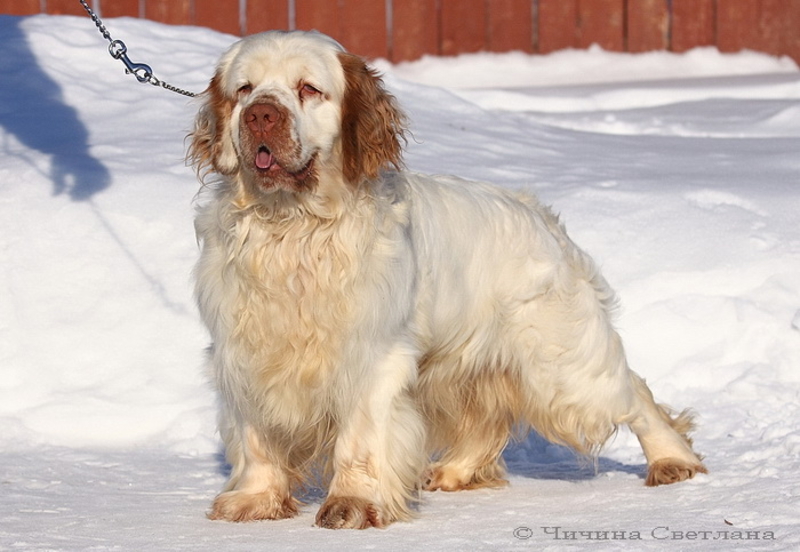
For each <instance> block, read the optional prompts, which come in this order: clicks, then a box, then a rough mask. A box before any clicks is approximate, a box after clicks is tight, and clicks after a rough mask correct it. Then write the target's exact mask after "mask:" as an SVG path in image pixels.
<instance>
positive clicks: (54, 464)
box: [0, 16, 800, 551]
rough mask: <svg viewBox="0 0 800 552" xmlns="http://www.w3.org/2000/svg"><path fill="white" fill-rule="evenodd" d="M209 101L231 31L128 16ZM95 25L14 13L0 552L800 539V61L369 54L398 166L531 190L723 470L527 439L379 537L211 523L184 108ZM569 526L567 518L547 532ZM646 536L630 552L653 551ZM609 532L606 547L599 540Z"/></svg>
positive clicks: (135, 33) (129, 34) (215, 459)
mask: <svg viewBox="0 0 800 552" xmlns="http://www.w3.org/2000/svg"><path fill="white" fill-rule="evenodd" d="M106 23H107V25H108V27H109V30H110V31H111V33H112V34H113V35H114V37H115V38H121V39H123V40H125V41H126V43H127V44H128V47H129V54H130V57H131V59H133V61H135V62H147V63H149V64H151V65H152V67H153V68H154V70H155V73H156V75H157V76H158V77H160V78H162V79H165V80H168V81H170V82H172V83H173V84H175V85H178V86H181V87H185V88H188V89H192V90H196V91H199V90H202V89H203V88H204V87H205V84H206V82H207V81H208V79H209V77H210V75H211V71H212V67H213V64H214V62H215V60H216V58H217V56H218V55H219V53H220V52H221V50H222V49H224V48H225V47H226V46H227V45H229V44H230V43H231V42H232V41H233V40H234V38H233V37H231V36H227V35H222V34H219V33H215V32H212V31H209V30H206V29H197V28H188V27H184V28H173V27H166V26H163V25H159V24H155V23H152V22H146V21H140V20H130V19H118V20H108V21H107V22H106ZM105 47H106V42H105V41H104V40H103V39H102V37H101V36H100V34H99V33H98V32H97V31H96V29H95V28H94V26H93V25H92V23H91V21H90V20H88V19H87V18H74V17H51V16H37V17H30V18H19V17H8V16H0V550H184V549H186V550H188V549H191V550H252V549H256V548H260V549H282V550H315V549H326V550H361V549H391V550H401V551H402V550H409V551H410V550H422V549H425V550H465V549H470V550H532V549H538V550H562V549H579V548H583V547H587V548H588V547H589V546H591V547H592V549H593V550H618V549H620V548H628V549H635V550H662V549H680V550H707V549H714V550H739V549H741V550H745V549H746V550H797V549H800V519H798V502H800V71H798V69H797V67H796V66H795V64H794V63H792V62H791V61H789V60H787V59H776V58H771V57H767V56H763V55H759V54H755V53H741V54H736V55H722V54H720V53H718V52H717V51H715V50H710V49H701V50H695V51H692V52H689V53H687V54H683V55H673V54H666V53H651V54H642V55H625V54H612V53H608V52H603V51H601V50H598V49H592V50H589V51H565V52H559V53H554V54H551V55H548V56H525V55H522V54H504V55H489V54H476V55H470V56H462V57H459V58H453V59H436V58H427V59H424V60H421V61H418V62H414V63H407V64H399V65H396V66H392V65H390V64H388V63H386V62H378V64H377V65H378V66H379V68H380V69H381V70H383V71H385V72H386V73H387V77H386V81H387V84H388V86H389V87H390V88H391V89H392V90H393V91H394V92H395V94H396V95H397V96H398V97H399V99H400V101H401V102H402V104H403V105H404V106H405V107H406V109H407V111H408V112H409V114H410V117H411V120H412V121H413V124H412V131H413V140H411V141H410V143H409V147H408V154H407V164H408V166H409V167H410V168H411V169H414V170H419V171H424V172H432V173H454V174H458V175H461V176H465V177H469V178H475V179H482V180H490V181H494V182H497V183H499V184H502V185H505V186H510V187H515V188H525V189H529V190H533V191H535V192H536V193H538V194H539V196H540V197H541V198H542V199H543V200H544V201H545V202H546V203H549V204H552V205H554V207H555V209H556V210H557V211H559V212H560V213H561V214H562V216H563V219H564V220H565V221H566V223H567V227H568V228H569V230H570V233H571V235H572V237H573V238H574V239H575V241H577V242H578V243H579V244H580V245H582V246H583V248H584V249H586V250H587V251H589V252H590V253H591V254H592V255H593V256H594V257H595V258H596V259H597V260H598V261H599V262H600V263H601V264H602V266H603V267H604V272H605V275H606V277H607V278H608V280H609V281H610V282H611V283H612V285H613V286H614V287H615V288H616V289H617V291H618V293H619V295H620V298H621V303H622V308H621V312H620V315H619V319H618V326H619V328H620V330H621V333H622V335H623V338H624V339H625V342H626V346H627V349H628V352H629V357H630V361H631V364H632V366H633V367H634V368H635V369H636V370H637V371H638V372H639V373H641V374H642V375H643V376H645V377H646V378H647V380H648V382H649V383H650V384H651V386H652V387H653V389H654V391H655V393H656V395H657V397H658V398H659V399H660V400H661V401H664V402H666V403H669V404H672V405H673V406H675V407H677V408H684V407H693V408H694V409H695V410H696V411H697V413H698V416H699V423H700V426H699V428H698V430H697V432H696V434H695V442H696V448H697V449H698V450H699V451H700V452H702V453H703V454H705V455H706V465H707V466H708V468H709V470H710V473H709V474H708V475H701V476H699V477H697V478H696V479H694V480H692V481H690V482H687V483H684V484H680V485H676V486H669V487H663V488H661V487H660V488H655V489H650V488H645V487H644V486H643V480H642V476H643V473H644V465H643V464H644V459H643V457H642V455H641V452H640V449H639V447H638V444H637V443H636V440H635V438H633V437H632V436H631V435H630V434H629V433H628V432H627V431H623V432H621V433H620V434H619V436H618V437H617V438H616V440H615V441H614V442H612V443H611V444H609V446H608V447H607V448H606V450H604V452H603V453H602V455H601V457H600V459H599V462H598V469H597V473H595V471H594V469H593V468H592V467H591V466H585V465H581V464H579V463H578V462H577V461H576V460H575V459H574V457H573V456H572V454H571V453H570V452H569V451H567V450H565V449H563V448H560V447H556V446H552V445H549V444H547V443H545V442H544V441H542V440H541V439H538V438H536V437H535V436H534V437H531V438H529V439H528V440H527V441H525V442H523V443H520V444H517V445H514V446H511V447H510V448H509V449H508V451H507V452H506V460H507V462H508V464H509V468H510V481H511V485H510V486H509V487H508V488H505V489H501V490H484V491H474V492H469V493H457V494H445V493H429V494H425V495H424V496H423V497H422V502H421V505H420V507H419V518H418V519H417V520H415V521H413V522H412V523H397V524H395V525H393V526H391V527H389V528H388V529H386V530H384V531H378V530H371V531H365V532H333V533H332V532H329V531H325V530H322V529H317V528H314V527H312V523H313V514H314V512H315V510H316V508H317V506H318V504H319V502H320V499H321V492H320V491H318V490H313V489H312V490H311V491H309V493H308V496H307V497H306V499H307V502H308V505H307V506H305V507H304V508H303V510H302V513H301V515H300V516H299V517H297V518H295V519H292V520H287V521H280V522H263V523H253V524H244V525H241V524H229V523H223V522H211V521H208V520H207V519H206V518H205V517H204V512H205V511H206V509H207V507H208V506H209V504H210V502H211V500H212V499H213V496H214V495H215V493H216V492H217V491H218V490H219V489H220V488H221V486H222V484H223V482H224V479H225V470H226V468H225V465H224V463H223V461H222V457H221V454H220V448H219V442H218V439H217V436H216V434H215V427H214V425H215V405H214V396H213V393H212V392H211V390H210V388H209V386H208V384H207V383H206V380H205V377H204V375H203V373H202V368H201V364H202V361H201V359H202V349H203V348H204V347H205V345H206V344H207V336H206V334H205V332H204V330H203V328H202V327H201V325H200V323H199V321H198V316H197V314H196V311H195V307H194V305H193V301H192V298H191V277H190V272H191V268H192V265H193V263H194V260H195V258H196V257H197V254H198V250H197V245H196V243H195V238H194V234H193V227H192V213H193V199H194V194H195V192H196V190H197V189H198V184H197V182H196V180H195V176H194V174H193V172H192V170H191V169H189V168H187V167H185V166H184V163H183V155H184V148H185V144H184V137H185V135H186V134H187V132H188V131H189V129H190V126H191V122H192V117H193V113H194V111H195V110H196V107H197V105H196V103H195V102H193V101H191V100H187V99H185V98H183V97H181V96H178V95H175V94H172V93H170V92H167V91H164V90H160V89H157V88H154V87H151V86H149V85H140V84H138V83H136V81H135V79H133V77H131V76H126V75H124V74H123V72H122V67H121V64H120V63H119V62H117V61H115V60H113V59H111V58H110V57H109V56H108V55H107V54H106V52H105ZM556 528H558V530H556ZM636 537H640V538H641V540H637V539H636ZM604 539H605V540H604Z"/></svg>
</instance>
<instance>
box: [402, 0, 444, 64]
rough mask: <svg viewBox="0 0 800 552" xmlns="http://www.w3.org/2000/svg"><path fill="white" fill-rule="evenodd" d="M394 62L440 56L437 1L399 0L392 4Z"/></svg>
mask: <svg viewBox="0 0 800 552" xmlns="http://www.w3.org/2000/svg"><path fill="white" fill-rule="evenodd" d="M391 50H392V51H391V56H392V61H406V60H412V59H418V58H420V57H422V56H423V55H425V54H438V53H439V11H438V10H437V9H436V0H402V1H400V0H397V1H395V2H393V4H392V44H391Z"/></svg>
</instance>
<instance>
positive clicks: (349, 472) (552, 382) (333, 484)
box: [189, 31, 705, 528]
mask: <svg viewBox="0 0 800 552" xmlns="http://www.w3.org/2000/svg"><path fill="white" fill-rule="evenodd" d="M404 123H405V121H404V117H403V115H402V113H401V112H400V111H399V110H398V108H397V106H396V103H395V100H394V98H393V97H392V96H391V95H389V94H388V93H387V92H386V91H385V90H384V88H383V84H382V82H381V80H380V78H379V77H378V76H377V75H376V73H375V72H374V71H373V70H372V69H370V68H369V67H367V66H366V65H365V64H364V62H363V60H362V59H360V58H358V57H356V56H354V55H352V54H349V53H346V52H345V51H344V50H343V49H342V47H341V46H339V45H338V44H337V43H336V42H335V41H333V40H332V39H330V38H328V37H326V36H324V35H320V34H318V33H306V32H289V33H286V32H274V31H273V32H268V33H263V34H259V35H254V36H251V37H248V38H245V39H244V40H241V41H239V42H237V43H236V44H234V45H233V46H232V47H231V48H230V49H229V50H228V51H227V52H226V53H225V54H224V55H223V56H222V58H221V60H220V62H219V65H218V68H217V71H216V74H215V76H214V77H213V79H212V80H211V84H210V86H209V88H208V90H207V91H206V93H205V94H204V104H203V106H202V108H201V109H200V112H199V114H198V116H197V121H196V127H195V129H194V132H193V133H192V134H191V146H190V152H189V158H190V159H191V161H192V163H193V164H194V166H195V167H196V168H197V170H198V172H199V173H200V174H201V176H208V175H209V174H210V173H215V174H216V175H217V176H216V177H214V178H213V180H214V185H213V186H214V196H213V199H210V200H209V201H207V202H206V204H205V205H204V206H203V207H201V209H200V212H199V214H198V216H197V220H196V226H197V232H198V236H199V239H200V240H201V241H202V255H201V258H200V260H199V262H198V264H197V268H196V279H197V288H196V293H197V299H198V303H199V306H200V311H201V313H202V317H203V320H204V321H205V323H206V325H207V326H208V329H209V330H210V332H211V336H212V338H213V346H212V347H211V353H210V357H211V358H210V364H211V366H212V369H213V375H214V379H215V382H216V386H217V389H218V391H219V395H220V398H221V415H220V431H221V434H222V438H223V440H224V443H225V447H226V451H227V458H228V461H229V463H230V464H231V467H232V469H231V475H230V480H229V482H228V484H227V486H226V488H225V490H224V492H223V493H221V494H220V495H219V496H218V497H217V498H216V500H215V501H214V504H213V507H212V510H211V512H210V513H209V517H211V518H212V519H226V520H232V521H248V520H257V519H278V518H286V517H290V516H293V515H295V514H296V513H297V501H296V499H295V498H294V497H293V496H292V492H293V490H294V489H295V488H296V487H297V486H298V485H299V484H300V483H302V482H303V481H304V480H307V479H308V478H309V477H310V476H311V475H312V474H314V473H319V471H318V468H320V467H322V468H323V471H324V473H326V474H327V475H328V477H329V478H330V480H329V485H328V487H329V490H328V496H327V498H326V500H325V502H324V504H323V505H322V507H321V508H320V510H319V513H318V515H317V524H318V525H320V526H322V527H331V528H340V527H352V528H364V527H369V526H375V527H383V526H385V525H387V524H389V523H391V522H392V521H395V520H398V519H407V518H409V513H410V510H409V504H410V502H412V501H413V500H414V498H415V495H416V492H417V490H418V489H419V488H420V487H422V488H424V489H428V490H435V489H442V490H447V491H455V490H460V489H473V488H476V487H486V486H497V485H502V484H504V483H505V482H504V480H503V479H502V478H503V465H502V464H503V463H502V459H501V452H502V451H503V448H504V447H505V446H506V443H507V442H508V440H509V438H510V436H511V435H512V431H513V430H514V429H516V428H523V430H524V429H526V428H533V429H534V430H536V431H537V432H539V433H540V434H541V435H543V436H544V437H546V438H548V439H550V440H551V441H553V442H556V443H562V444H566V445H569V446H571V447H573V448H574V449H575V450H577V451H578V452H580V453H583V454H596V453H597V451H598V450H599V448H600V447H601V446H602V444H603V443H604V442H605V441H606V440H607V439H608V438H609V436H611V435H612V434H613V433H614V431H615V429H616V427H617V426H618V425H619V424H627V425H628V426H630V427H631V429H632V430H633V431H634V432H635V434H636V435H637V436H638V438H639V441H640V442H641V444H642V448H643V449H644V453H645V456H646V457H647V462H648V466H649V473H648V475H647V481H646V482H647V484H648V485H658V484H662V483H673V482H676V481H681V480H684V479H687V478H690V477H692V476H694V474H695V473H697V472H705V468H704V467H703V465H702V464H701V461H700V458H699V457H698V456H697V455H696V454H695V453H694V452H693V451H692V448H691V441H690V440H689V439H688V438H687V436H686V433H687V432H688V431H689V430H690V429H691V425H692V424H691V418H690V416H689V415H688V414H686V413H683V414H681V415H679V416H677V417H672V416H670V415H669V414H668V411H667V409H666V408H664V407H661V406H658V405H657V404H656V403H655V402H654V401H653V397H652V395H651V393H650V391H649V389H648V388H647V386H646V385H645V383H644V381H643V380H642V379H641V378H640V377H639V376H637V375H636V374H635V373H633V372H632V371H631V370H630V369H629V368H628V365H627V363H626V360H625V355H624V352H623V348H622V344H621V342H620V338H619V336H618V335H617V333H616V332H615V331H614V328H613V327H612V324H611V321H610V311H611V310H612V309H613V305H614V294H613V292H612V291H611V289H610V288H609V286H608V284H607V283H606V282H605V280H604V279H603V277H602V276H601V275H600V273H599V272H598V269H597V267H596V266H595V265H594V264H593V262H592V260H591V259H590V258H589V257H588V256H587V255H586V254H585V253H583V252H582V251H581V250H580V249H578V247H576V246H575V245H574V244H573V243H572V241H570V239H569V238H568V237H567V235H566V233H565V231H564V228H563V226H561V225H560V224H559V222H558V220H557V217H556V216H554V215H553V214H552V213H551V212H550V211H549V210H548V209H547V208H546V207H543V206H542V205H540V204H539V203H538V201H537V200H536V199H535V198H534V197H532V196H529V195H522V194H517V193H512V192H510V191H505V190H502V189H498V188H494V187H491V186H488V185H483V184H476V183H470V182H466V181H463V180H459V179H456V178H450V177H431V176H424V175H419V174H412V173H409V172H405V171H402V170H400V165H401V142H402V139H403V133H404ZM429 462H432V463H431V464H429Z"/></svg>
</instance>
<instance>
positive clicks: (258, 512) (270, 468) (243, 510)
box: [208, 425, 297, 521]
mask: <svg viewBox="0 0 800 552" xmlns="http://www.w3.org/2000/svg"><path fill="white" fill-rule="evenodd" d="M223 437H224V439H225V445H226V455H227V457H228V461H229V462H230V463H231V475H230V479H229V481H228V484H227V485H226V487H225V491H224V492H223V493H221V494H219V495H218V496H217V498H216V499H215V500H214V504H213V506H212V508H211V511H210V512H209V514H208V517H209V519H221V520H227V521H255V520H260V519H284V518H289V517H293V516H295V515H297V501H296V500H295V499H294V497H292V495H291V493H290V488H289V477H288V474H287V471H286V469H284V468H283V467H282V466H281V463H280V462H279V461H278V459H277V458H276V455H275V454H274V451H271V450H270V449H269V447H268V446H266V444H265V443H264V441H263V439H262V438H261V437H260V436H259V435H258V434H257V432H256V431H255V430H253V428H251V427H250V426H246V425H245V426H244V427H243V428H238V427H237V428H227V431H223Z"/></svg>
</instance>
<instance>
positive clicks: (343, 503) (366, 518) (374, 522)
mask: <svg viewBox="0 0 800 552" xmlns="http://www.w3.org/2000/svg"><path fill="white" fill-rule="evenodd" d="M390 522H391V520H389V519H387V516H386V515H385V514H384V512H383V511H382V509H381V508H380V507H379V506H377V505H376V504H373V503H372V502H370V501H368V500H365V499H363V498H357V497H353V496H333V497H328V500H326V501H325V503H324V504H323V505H322V507H321V508H320V509H319V512H317V525H319V526H320V527H324V528H325V529H366V528H368V527H386V525H387V524H388V523H390Z"/></svg>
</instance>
